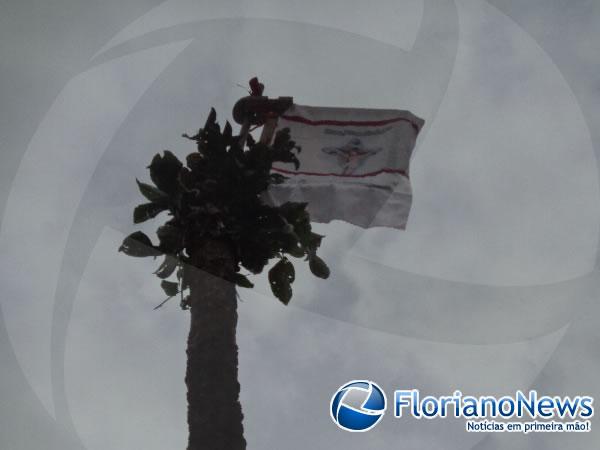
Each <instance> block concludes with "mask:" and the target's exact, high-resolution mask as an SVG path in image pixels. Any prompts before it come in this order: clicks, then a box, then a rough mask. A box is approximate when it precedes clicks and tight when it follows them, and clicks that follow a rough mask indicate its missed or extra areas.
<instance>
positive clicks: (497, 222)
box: [0, 0, 600, 450]
mask: <svg viewBox="0 0 600 450" xmlns="http://www.w3.org/2000/svg"><path fill="white" fill-rule="evenodd" d="M87 3H90V4H87ZM92 3H95V4H92ZM1 8H2V9H1V10H2V14H0V68H1V70H2V77H0V158H1V163H0V210H2V211H3V215H2V216H1V217H2V225H1V228H0V286H1V288H0V289H1V292H2V295H1V297H0V399H1V401H0V447H2V448H7V449H31V448H34V447H35V448H39V447H43V448H48V449H50V450H53V449H57V450H58V449H61V450H64V449H84V448H85V449H88V450H113V449H114V450H117V449H136V448H144V449H148V450H152V449H165V448H184V447H185V442H186V420H185V408H186V405H185V390H184V389H185V386H184V384H183V376H184V368H185V351H184V350H185V348H184V345H185V339H186V334H187V326H188V316H187V313H184V312H182V311H181V310H179V308H178V306H177V304H176V303H175V302H173V303H172V304H167V305H166V306H165V307H164V308H162V309H161V310H159V311H153V310H152V308H153V307H154V306H155V305H156V304H157V303H159V302H160V301H161V300H162V296H161V291H160V288H159V283H158V282H157V279H156V278H155V277H153V276H152V275H151V273H152V271H153V270H154V269H155V266H156V264H157V262H153V261H145V260H138V259H132V258H126V257H124V256H123V255H122V254H119V253H117V252H116V249H117V247H118V245H119V243H120V242H121V240H122V239H123V237H124V236H125V235H127V234H128V233H130V232H131V231H133V230H134V229H135V228H134V227H133V225H132V224H131V211H132V209H133V207H134V206H135V205H136V204H137V203H139V202H140V200H141V198H140V196H139V194H138V192H137V189H136V187H135V180H134V179H135V177H137V178H139V179H142V180H144V179H148V174H147V172H146V169H145V166H146V165H147V164H148V163H149V161H150V160H151V158H152V156H153V155H154V154H155V153H156V152H159V151H161V150H163V149H167V148H169V149H171V150H173V151H174V152H175V153H176V154H177V155H179V156H180V157H182V158H183V157H184V156H185V154H186V153H188V152H190V151H192V149H193V148H192V146H191V145H190V143H189V141H186V140H184V139H182V138H181V137H180V135H181V133H183V132H192V131H194V130H195V129H197V128H198V127H199V126H200V124H202V123H203V121H204V118H205V115H206V113H207V112H208V110H209V108H210V107H211V106H214V107H215V108H216V109H217V111H218V114H219V117H220V120H221V122H224V120H225V119H230V111H231V106H232V105H233V103H234V102H235V100H236V99H237V98H239V97H241V96H243V95H244V91H243V90H242V89H241V88H239V87H238V86H236V84H237V83H240V84H245V83H246V81H247V80H248V79H249V78H250V77H251V76H254V75H258V76H259V77H260V78H261V80H262V81H263V82H264V83H265V84H266V93H267V94H269V95H272V96H279V95H292V96H294V98H295V101H296V102H297V103H300V104H307V105H322V106H355V107H380V108H397V109H407V110H410V111H412V112H413V113H414V114H416V115H418V116H419V117H422V118H423V119H425V121H426V126H425V128H424V129H423V131H422V132H421V135H420V137H419V139H418V142H417V146H416V149H415V153H414V156H413V159H412V163H411V183H412V187H413V195H414V198H413V209H412V211H411V215H410V217H409V223H408V226H407V229H406V231H398V230H392V229H381V228H377V229H369V230H361V229H359V228H356V227H353V226H351V225H348V224H345V223H341V222H334V223H331V224H327V225H324V224H317V225H315V227H316V228H317V229H318V231H319V232H322V233H323V234H325V235H326V239H325V241H324V246H323V249H322V255H323V257H324V259H326V260H327V261H328V262H329V263H330V266H331V269H332V277H331V279H330V280H328V281H327V282H324V281H321V280H317V279H314V278H313V277H311V276H310V274H308V273H307V271H306V270H305V269H304V268H302V269H301V270H300V273H299V274H298V279H297V281H296V284H295V286H294V289H295V296H294V299H293V301H292V304H290V306H288V307H284V306H282V305H280V304H279V303H278V302H277V300H275V299H274V298H273V297H272V296H271V295H270V293H269V289H268V286H267V283H266V282H265V280H264V279H263V278H261V277H257V279H256V282H257V287H256V289H255V290H253V291H249V290H240V296H241V299H242V301H241V303H240V322H239V329H238V336H239V338H238V342H239V346H240V381H241V385H242V399H241V400H242V405H243V409H244V414H245V422H244V424H245V430H246V438H247V440H248V443H249V448H256V449H258V448H281V449H305V448H311V449H312V448H315V449H318V448H350V449H359V448H365V447H367V448H373V449H384V448H392V447H393V448H401V449H430V448H444V449H470V448H474V449H477V450H500V449H528V450H529V449H532V450H533V449H558V448H565V447H567V448H587V449H593V448H600V444H598V442H600V439H599V438H598V432H597V431H596V430H595V427H596V426H597V425H596V421H593V424H592V429H593V431H592V433H589V434H578V435H575V434H563V435H557V434H530V435H527V436H523V435H509V434H502V435H494V436H486V435H475V434H467V433H465V432H464V423H462V422H460V421H451V420H445V421H440V420H436V421H429V422H425V421H415V420H402V421H399V420H395V419H394V418H393V417H392V415H391V414H388V415H387V416H386V417H384V419H383V421H382V423H381V424H379V425H378V426H377V427H376V428H375V429H374V430H372V431H371V432H369V433H365V434H364V435H359V436H357V435H356V434H350V433H344V432H342V431H340V430H338V429H337V428H336V427H335V425H334V424H333V423H332V422H331V420H330V418H329V413H328V406H329V400H330V397H331V395H332V394H333V393H334V391H335V389H336V388H337V387H338V386H340V385H342V384H344V383H345V382H347V381H349V380H351V379H357V378H367V379H372V380H374V381H376V382H378V383H380V385H381V386H382V387H383V388H384V390H386V391H388V393H391V391H392V390H393V389H396V388H419V389H421V390H422V391H424V392H428V393H433V394H448V393H451V392H453V391H454V390H456V389H460V390H462V391H463V392H465V393H469V394H479V395H483V394H510V393H514V391H515V390H516V389H529V388H536V389H538V390H539V391H541V392H543V393H546V394H549V395H561V396H562V395H567V394H589V395H592V396H597V395H600V387H599V385H598V383H597V378H598V375H599V374H600V352H599V351H598V343H599V341H600V331H598V327H597V320H598V318H599V314H600V307H599V306H598V305H597V296H596V293H597V292H598V289H599V288H600V283H599V282H598V273H597V268H596V265H597V264H596V260H597V254H598V233H599V230H600V223H599V222H600V208H599V203H598V198H599V195H600V192H599V191H600V189H599V183H598V179H599V178H598V173H599V172H598V164H597V154H598V149H599V148H600V131H598V129H599V128H598V126H597V124H598V121H599V120H600V106H598V105H600V102H599V101H598V100H600V99H599V97H600V92H599V84H598V80H597V76H596V74H597V73H600V71H599V70H598V69H600V67H599V66H600V61H599V60H598V57H597V55H596V53H595V51H594V50H595V49H594V47H593V43H594V42H598V41H599V38H600V36H599V35H598V34H599V33H600V32H599V31H598V29H599V27H598V23H599V22H600V7H599V6H598V5H597V3H595V2H593V1H592V0H589V1H571V2H567V1H542V0H534V1H530V2H527V6H525V5H524V4H523V3H522V2H518V1H504V0H496V1H489V2H486V1H480V0H460V1H456V2H452V1H446V0H409V1H402V2H398V1H381V2H378V3H377V4H376V5H374V4H372V3H364V2H354V1H353V2H348V1H341V0H333V1H327V0H325V1H319V2H317V1H309V2H303V3H299V2H293V1H284V2H281V1H277V2H275V1H270V0H260V1H246V2H223V1H220V2H217V1H213V0H207V1H203V2H199V1H191V0H189V1H185V0H168V1H166V2H162V3H160V2H158V1H141V0H127V1H126V2H117V1H108V2H103V3H102V4H100V3H98V2H75V1H71V0H59V1H55V2H50V3H48V2H41V1H40V2H34V1H31V2H27V1H25V2H23V1H19V2H17V1H6V0H5V1H4V2H3V4H2V6H1ZM157 225H158V222H157V223H150V224H147V225H146V224H144V226H143V229H144V230H146V231H148V232H153V231H154V230H155V228H156V226H157ZM388 397H389V395H388Z"/></svg>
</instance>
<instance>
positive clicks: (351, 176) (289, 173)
mask: <svg viewBox="0 0 600 450" xmlns="http://www.w3.org/2000/svg"><path fill="white" fill-rule="evenodd" d="M272 170H274V171H276V172H281V173H285V174H288V175H310V176H315V177H343V178H365V177H374V176H375V175H379V174H381V173H395V174H399V175H402V176H403V177H406V178H408V173H406V171H405V170H402V169H381V170H377V171H375V172H369V173H361V174H343V173H320V172H302V171H299V172H294V171H293V170H286V169H279V168H278V167H272Z"/></svg>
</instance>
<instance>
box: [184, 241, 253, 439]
mask: <svg viewBox="0 0 600 450" xmlns="http://www.w3.org/2000/svg"><path fill="white" fill-rule="evenodd" d="M190 256H191V258H192V265H193V266H194V268H192V269H191V270H190V272H191V273H190V275H191V277H190V311H191V322H190V333H189V336H188V343H187V358H188V360H187V371H186V376H185V382H186V385H187V389H188V393H187V400H188V426H189V441H188V447H187V450H244V449H245V448H246V441H245V439H244V435H243V431H244V430H243V426H242V419H243V414H242V407H241V404H240V401H239V393H240V384H239V382H238V347H237V342H236V326H237V299H236V291H235V286H234V285H233V284H232V283H230V282H227V281H224V279H223V277H225V276H227V275H228V274H230V273H233V270H234V267H235V266H234V264H235V263H234V259H233V254H232V252H231V249H230V248H229V246H228V245H227V244H226V243H223V242H219V241H208V242H202V243H199V244H198V245H195V246H194V248H193V251H192V252H191V255H190ZM208 272H210V273H212V274H214V275H210V274H209V273H208ZM215 275H216V276H215Z"/></svg>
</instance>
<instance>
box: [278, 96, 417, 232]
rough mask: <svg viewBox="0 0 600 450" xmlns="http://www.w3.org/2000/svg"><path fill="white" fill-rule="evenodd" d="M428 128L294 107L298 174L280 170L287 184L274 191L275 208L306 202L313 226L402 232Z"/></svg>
mask: <svg viewBox="0 0 600 450" xmlns="http://www.w3.org/2000/svg"><path fill="white" fill-rule="evenodd" d="M423 124H424V121H423V120H422V119H420V118H418V117H416V116H415V115H413V114H411V113H410V112H408V111H399V110H388V109H359V108H322V107H312V106H300V105H293V106H291V107H290V108H289V109H288V110H287V111H286V112H285V113H284V114H283V115H282V116H281V117H280V118H279V122H278V124H277V128H278V129H281V128H289V129H290V132H291V137H292V139H293V140H294V141H296V143H297V144H298V145H300V146H301V147H302V151H301V152H300V154H299V155H298V159H299V160H300V167H299V168H298V170H295V168H294V167H293V165H291V164H284V163H276V164H274V165H273V172H275V173H280V174H282V175H284V176H286V177H288V179H287V180H286V181H285V182H284V183H283V184H280V185H273V186H272V187H271V188H270V190H269V195H270V197H271V200H272V201H273V202H274V203H275V204H281V203H284V202H286V201H296V202H308V210H309V212H310V215H311V219H312V220H313V221H315V222H322V223H327V222H330V221H331V220H344V221H346V222H349V223H352V224H354V225H358V226H360V227H363V228H367V227H374V226H382V227H391V228H399V229H404V228H405V227H406V221H407V219H408V213H409V211H410V205H411V202H412V191H411V187H410V180H409V163H410V157H411V154H412V151H413V148H414V145H415V140H416V138H417V135H418V133H419V131H420V130H421V128H422V126H423Z"/></svg>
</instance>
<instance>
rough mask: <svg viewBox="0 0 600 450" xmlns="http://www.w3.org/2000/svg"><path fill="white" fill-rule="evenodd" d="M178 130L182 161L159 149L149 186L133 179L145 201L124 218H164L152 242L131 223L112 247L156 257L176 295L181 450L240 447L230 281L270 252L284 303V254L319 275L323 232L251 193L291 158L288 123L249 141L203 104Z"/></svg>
mask: <svg viewBox="0 0 600 450" xmlns="http://www.w3.org/2000/svg"><path fill="white" fill-rule="evenodd" d="M184 136H185V137H186V138H188V139H191V140H193V141H195V142H196V144H197V151H194V152H192V153H190V154H189V155H187V157H186V164H185V165H184V164H183V163H182V162H181V161H180V160H179V159H178V158H177V157H176V156H175V155H174V154H173V153H171V152H169V151H164V153H163V154H162V155H160V154H157V155H156V156H154V158H153V160H152V162H151V164H150V166H148V168H149V170H150V178H151V180H152V182H153V184H146V183H142V182H140V181H137V180H136V181H137V184H138V187H139V189H140V191H141V193H142V194H143V195H144V196H145V197H146V199H147V200H148V202H147V203H144V204H142V205H139V206H137V207H136V208H135V210H134V212H133V220H134V223H141V222H144V221H146V220H149V219H152V218H154V217H156V216H157V215H158V214H159V213H161V212H163V211H166V212H168V214H169V216H170V218H169V220H167V221H166V222H165V223H164V224H163V225H161V226H160V227H159V228H158V230H157V237H158V244H157V245H155V244H153V242H152V241H151V239H150V238H149V237H148V236H147V235H145V234H144V233H142V232H141V231H137V232H135V233H133V234H131V235H129V236H128V237H127V238H125V240H124V241H123V244H122V245H121V247H120V249H119V250H120V251H123V252H124V253H126V254H127V255H130V256H137V257H148V256H152V257H157V256H164V261H163V262H162V264H161V265H160V267H159V268H158V270H157V271H156V272H155V273H156V275H157V276H158V277H159V278H161V279H162V281H161V286H162V288H163V290H164V291H165V293H166V295H167V300H168V299H170V298H172V297H174V296H177V295H179V296H180V298H181V307H182V308H183V309H184V310H189V311H190V314H191V321H190V332H189V336H188V341H187V370H186V376H185V382H186V385H187V400H188V427H189V440H188V447H187V448H188V450H221V449H222V450H225V449H226V450H242V449H245V448H246V441H245V439H244V435H243V425H242V419H243V414H242V408H241V404H240V401H239V392H240V385H239V382H238V347H237V343H236V325H237V294H236V285H237V286H241V287H245V288H251V287H253V284H252V282H251V281H250V280H249V279H248V278H247V277H246V276H245V275H244V274H242V273H241V271H242V269H246V270H247V271H249V272H250V273H252V274H258V273H260V272H262V270H263V269H264V268H265V266H266V265H267V264H268V263H269V262H270V261H271V260H272V259H273V258H275V259H278V261H277V262H276V264H275V265H274V266H273V267H272V268H271V269H270V270H269V274H268V278H269V283H270V285H271V289H272V291H273V294H274V295H275V296H276V297H277V298H278V299H279V300H280V301H281V302H282V303H284V304H285V305H287V304H288V303H289V301H290V299H291V297H292V287H291V285H292V283H293V281H294V278H295V271H294V265H293V264H292V262H291V261H290V257H293V258H304V259H306V260H307V261H308V263H309V267H310V270H311V271H312V272H313V274H314V275H316V276H318V277H321V278H327V277H328V276H329V269H328V267H327V265H326V264H325V263H324V262H323V261H322V260H321V259H320V258H319V257H318V256H317V254H316V252H317V248H318V247H319V245H320V243H321V239H322V238H323V236H320V235H318V234H316V233H314V232H312V230H311V225H310V217H309V214H308V212H307V211H306V206H307V205H306V203H294V202H288V203H285V204H282V205H280V206H273V205H269V204H267V203H265V202H264V201H263V198H262V196H261V194H262V193H263V192H265V191H266V190H267V189H268V187H269V185H271V184H277V183H282V182H284V181H285V177H283V176H281V175H279V174H272V173H271V166H272V164H273V163H274V162H276V161H277V162H284V163H291V164H294V165H295V167H296V168H298V166H299V161H298V159H297V157H296V152H298V151H300V149H299V148H298V147H297V146H296V144H295V142H294V141H293V140H291V137H290V133H289V130H287V129H283V130H280V131H278V132H277V133H276V135H275V137H274V139H273V142H272V144H271V143H263V142H255V141H254V140H253V139H252V136H251V135H249V134H247V133H246V132H245V131H244V130H243V131H242V132H241V133H240V135H238V136H234V135H233V134H232V127H231V126H230V124H229V123H226V124H225V126H224V127H223V130H221V128H220V126H219V124H218V123H217V122H216V113H215V111H214V109H211V111H210V114H209V116H208V119H207V121H206V124H205V126H204V128H201V129H200V130H199V132H198V133H197V134H196V135H195V136H191V137H190V136H187V135H184ZM172 277H174V279H173V280H171V279H170V278H172ZM167 300H165V302H166V301H167ZM162 304H164V302H163V303H161V304H160V305H159V307H160V306H162Z"/></svg>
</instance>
